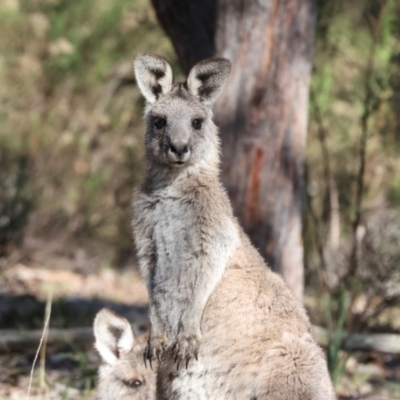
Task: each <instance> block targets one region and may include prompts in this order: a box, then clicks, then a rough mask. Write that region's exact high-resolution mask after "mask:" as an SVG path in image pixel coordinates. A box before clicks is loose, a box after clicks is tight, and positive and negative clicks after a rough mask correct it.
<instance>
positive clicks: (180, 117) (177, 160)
mask: <svg viewBox="0 0 400 400" xmlns="http://www.w3.org/2000/svg"><path fill="white" fill-rule="evenodd" d="M133 65H134V71H135V75H136V80H137V83H138V85H139V88H140V90H141V91H142V93H143V96H144V97H145V99H146V101H147V104H146V110H145V118H146V122H147V132H146V154H147V159H148V160H150V162H151V163H153V164H154V163H155V164H158V165H160V164H161V165H163V166H167V167H169V168H183V167H185V166H189V165H194V164H196V163H199V162H201V161H205V162H207V161H209V162H215V161H216V162H218V151H219V141H218V137H217V130H216V127H215V125H214V123H213V121H212V111H211V107H212V105H213V104H214V102H215V100H216V99H217V98H218V96H219V94H220V93H221V91H222V89H223V87H224V84H225V82H226V80H227V78H228V76H229V73H230V68H231V64H230V62H229V61H228V60H226V59H224V58H212V59H209V60H204V61H201V62H200V63H198V64H196V65H195V66H194V67H193V68H192V70H191V71H190V73H189V76H188V79H187V81H186V82H184V83H177V84H174V83H173V76H172V69H171V66H170V65H169V64H168V62H167V61H165V60H164V59H162V58H161V57H158V56H156V55H154V54H148V53H141V54H138V55H137V56H136V57H135V59H134V62H133Z"/></svg>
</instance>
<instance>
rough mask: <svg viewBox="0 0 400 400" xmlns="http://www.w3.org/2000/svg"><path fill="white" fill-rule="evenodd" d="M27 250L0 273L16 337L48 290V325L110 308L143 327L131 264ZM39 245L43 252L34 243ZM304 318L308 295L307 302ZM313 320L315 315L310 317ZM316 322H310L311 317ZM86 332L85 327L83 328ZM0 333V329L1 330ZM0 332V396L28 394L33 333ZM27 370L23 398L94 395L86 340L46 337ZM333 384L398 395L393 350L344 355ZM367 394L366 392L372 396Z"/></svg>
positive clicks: (5, 312)
mask: <svg viewBox="0 0 400 400" xmlns="http://www.w3.org/2000/svg"><path fill="white" fill-rule="evenodd" d="M27 247H28V249H29V251H28V253H29V254H28V253H27V252H25V254H23V256H21V254H19V255H18V254H14V255H12V256H11V257H9V259H8V261H7V262H6V263H5V264H3V265H2V269H1V274H0V329H1V330H2V332H3V334H4V332H5V330H13V331H14V332H16V333H15V335H16V336H18V335H20V334H21V337H22V336H23V333H26V332H29V331H32V330H36V331H40V330H41V329H42V327H43V319H44V310H45V306H46V302H47V301H48V298H49V295H50V294H51V296H52V312H51V318H50V328H72V329H73V328H76V329H77V328H82V327H86V328H90V327H91V325H92V322H93V318H94V316H95V314H96V313H97V311H99V310H100V309H101V308H102V307H109V308H112V309H114V310H115V311H117V312H119V313H121V314H122V315H124V316H125V317H127V318H128V319H129V320H130V321H131V322H132V325H133V327H134V330H135V331H136V332H137V333H138V332H143V331H145V330H146V329H147V301H148V298H147V291H146V287H145V285H144V283H143V282H142V280H141V279H140V277H139V275H138V273H137V272H136V269H135V268H134V266H133V263H132V265H131V266H130V267H126V268H124V269H120V270H115V269H111V268H105V267H104V266H103V267H101V262H100V260H99V259H97V258H96V257H92V256H90V255H88V254H87V253H86V252H85V251H84V250H82V249H79V248H77V249H75V250H73V251H71V252H70V254H69V257H66V256H65V255H63V251H62V249H61V248H60V245H59V244H57V243H51V242H46V246H45V245H44V243H42V242H40V241H39V240H31V242H30V243H29V246H27ZM44 248H46V252H44V251H43V250H41V249H44ZM306 303H307V305H308V308H309V312H310V315H311V317H312V318H313V316H314V315H317V314H318V312H316V310H313V309H312V308H313V306H312V304H315V303H316V302H313V301H312V299H310V298H309V299H308V301H306ZM313 322H316V321H313ZM318 322H320V321H317V323H318ZM88 331H89V332H90V329H88ZM0 335H1V334H0ZM4 338H5V336H4V335H3V339H2V338H1V337H0V399H4V400H6V399H7V400H8V399H27V398H28V397H27V394H28V386H29V380H30V373H31V369H32V364H33V360H34V357H35V353H36V350H37V347H38V340H37V341H36V342H35V341H30V342H25V341H22V342H21V343H16V342H15V341H13V342H12V343H11V344H7V343H6V342H7V341H6V340H5V339H4ZM45 350H46V351H45V352H43V353H42V354H41V356H39V359H38V361H37V363H36V367H35V369H34V372H33V381H32V390H31V394H30V396H29V399H30V400H44V399H46V400H58V399H71V400H74V399H87V400H91V399H95V393H96V389H95V388H96V379H97V378H96V372H97V368H98V365H99V363H100V358H99V356H98V355H97V353H96V351H95V350H94V348H93V339H92V338H91V337H90V339H89V340H88V339H87V338H86V339H85V340H83V339H82V340H75V339H74V340H71V341H68V340H67V341H65V340H63V341H60V342H57V341H55V342H51V343H48V344H47V347H46V349H45ZM345 356H346V362H345V364H344V371H343V374H342V375H341V377H340V379H339V382H338V384H337V394H338V396H339V398H340V399H343V400H344V399H363V398H366V397H365V396H366V395H369V397H368V399H369V400H384V399H385V400H386V399H395V398H400V357H399V356H394V355H383V354H378V353H355V354H351V355H345ZM371 396H372V397H371Z"/></svg>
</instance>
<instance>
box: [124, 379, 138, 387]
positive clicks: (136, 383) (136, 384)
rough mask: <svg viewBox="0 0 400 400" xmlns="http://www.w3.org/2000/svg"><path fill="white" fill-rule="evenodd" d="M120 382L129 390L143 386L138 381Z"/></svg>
mask: <svg viewBox="0 0 400 400" xmlns="http://www.w3.org/2000/svg"><path fill="white" fill-rule="evenodd" d="M122 382H123V383H124V385H126V386H128V387H130V388H136V387H139V386H141V385H142V384H143V382H142V381H140V380H139V379H131V380H123V381H122Z"/></svg>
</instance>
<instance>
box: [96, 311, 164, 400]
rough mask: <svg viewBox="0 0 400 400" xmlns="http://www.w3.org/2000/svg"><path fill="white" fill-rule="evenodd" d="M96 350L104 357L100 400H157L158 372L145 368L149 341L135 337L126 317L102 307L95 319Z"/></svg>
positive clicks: (100, 371) (100, 378)
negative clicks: (145, 352) (145, 354)
mask: <svg viewBox="0 0 400 400" xmlns="http://www.w3.org/2000/svg"><path fill="white" fill-rule="evenodd" d="M93 328H94V335H95V339H96V341H95V347H96V349H97V351H98V352H99V354H100V356H101V358H102V365H101V366H100V368H99V385H98V396H97V398H98V399H99V400H103V399H104V400H108V399H120V400H129V399H131V400H148V399H154V398H155V379H156V375H155V372H154V371H152V370H151V369H150V368H148V369H146V368H145V366H144V362H143V352H144V347H145V344H146V339H145V338H143V337H139V338H135V336H134V334H133V332H132V328H131V326H130V324H129V322H128V320H126V319H125V318H123V317H122V316H120V315H118V314H116V313H114V312H112V311H110V310H108V309H106V308H103V309H102V310H101V311H99V312H98V314H97V315H96V318H95V320H94V326H93Z"/></svg>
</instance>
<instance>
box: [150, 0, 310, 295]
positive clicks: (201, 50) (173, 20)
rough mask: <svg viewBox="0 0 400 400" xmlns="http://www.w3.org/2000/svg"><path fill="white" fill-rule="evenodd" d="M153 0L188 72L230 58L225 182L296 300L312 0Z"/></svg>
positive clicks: (220, 110) (221, 121) (224, 99)
mask: <svg viewBox="0 0 400 400" xmlns="http://www.w3.org/2000/svg"><path fill="white" fill-rule="evenodd" d="M152 1H153V5H154V7H155V9H156V13H157V16H158V18H159V20H160V21H161V23H162V25H163V27H164V29H165V30H166V32H167V34H168V35H169V36H170V37H171V40H172V42H173V45H174V47H175V49H176V51H177V54H178V57H179V60H180V62H181V64H182V67H183V69H184V71H185V72H188V71H189V70H190V68H191V67H192V66H193V64H194V63H196V62H197V61H199V60H200V59H202V58H206V57H211V56H213V55H218V56H223V57H226V58H228V59H230V60H231V62H232V72H231V76H230V79H229V81H228V84H227V88H226V90H225V91H224V92H223V94H222V96H221V98H220V99H219V101H218V103H217V104H216V107H215V115H216V121H217V124H218V126H219V127H220V131H221V136H222V156H223V157H222V179H223V181H224V184H225V186H226V187H227V190H228V193H229V196H230V199H231V201H232V204H233V208H234V211H235V214H236V215H237V216H238V218H239V220H240V222H241V224H242V226H243V227H244V229H245V231H246V232H247V233H248V234H249V236H250V238H251V240H252V242H253V244H254V245H255V246H256V247H257V248H258V249H259V251H260V252H261V254H262V255H263V256H264V257H265V259H266V260H267V262H268V263H269V265H270V266H271V267H272V268H273V269H274V270H275V271H277V272H279V273H280V274H281V275H282V276H283V278H284V279H285V281H286V282H287V284H288V285H289V287H290V288H291V289H292V291H293V292H294V293H295V295H296V296H297V297H298V298H300V299H301V298H302V296H303V270H304V267H303V244H302V237H301V233H302V232H301V231H302V224H301V198H302V187H303V158H304V149H305V144H306V132H307V114H308V91H309V81H310V75H311V66H312V51H313V42H314V31H315V18H316V6H315V0H258V1H257V0H247V1H245V0H202V1H199V0H194V1H185V0H175V1H172V0H152ZM200 9H202V13H200V12H199V11H196V10H200ZM207 10H211V11H207ZM206 12H209V18H205V14H204V13H206ZM197 16H198V17H197ZM188 32H190V35H188V34H187V33H188ZM212 34H214V41H211V40H210V37H212V36H211V35H212ZM202 38H207V39H205V40H204V41H202Z"/></svg>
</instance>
